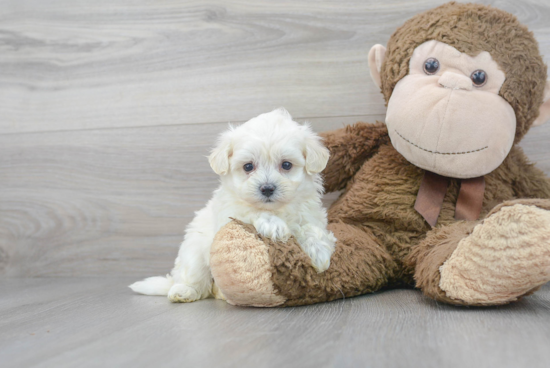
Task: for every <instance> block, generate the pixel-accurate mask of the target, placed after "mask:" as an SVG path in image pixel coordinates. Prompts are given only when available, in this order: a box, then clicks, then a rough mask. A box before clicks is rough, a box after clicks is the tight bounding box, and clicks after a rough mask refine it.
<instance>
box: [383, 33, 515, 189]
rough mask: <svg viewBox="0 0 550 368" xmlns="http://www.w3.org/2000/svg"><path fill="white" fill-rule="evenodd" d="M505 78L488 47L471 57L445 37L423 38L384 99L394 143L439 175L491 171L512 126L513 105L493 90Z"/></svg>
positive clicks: (509, 142) (503, 155)
mask: <svg viewBox="0 0 550 368" xmlns="http://www.w3.org/2000/svg"><path fill="white" fill-rule="evenodd" d="M504 80H505V75H504V72H503V71H501V70H500V68H499V67H498V65H497V63H496V62H495V61H494V60H493V59H492V58H491V55H490V54H489V53H488V52H482V53H480V54H479V55H477V56H476V57H470V56H468V55H466V54H463V53H461V52H459V51H458V50H457V49H455V48H454V47H452V46H449V45H447V44H445V43H441V42H438V41H428V42H425V43H423V44H422V45H420V46H418V47H417V48H416V49H415V51H414V53H413V56H412V58H411V61H410V65H409V74H408V75H407V76H405V77H404V78H403V79H401V80H400V81H399V82H398V83H397V85H396V86H395V88H394V90H393V93H392V95H391V98H390V100H389V102H388V112H387V116H386V124H387V126H388V131H389V135H390V138H391V141H392V144H393V146H394V147H395V148H396V149H397V151H398V152H399V153H401V154H402V155H403V156H404V157H405V158H406V159H407V160H408V161H410V162H411V163H413V164H415V165H416V166H418V167H421V168H423V169H425V170H429V171H432V172H435V173H437V174H440V175H445V176H450V177H455V178H461V179H465V178H473V177H477V176H482V175H485V174H488V173H490V172H491V171H493V170H494V169H496V168H497V167H498V166H499V165H500V164H501V163H502V161H504V159H505V158H506V156H507V155H508V153H509V152H510V149H511V147H512V144H513V142H514V137H515V132H516V116H515V113H514V110H513V109H512V107H511V106H510V104H509V103H508V102H507V101H506V100H504V99H503V98H502V97H500V96H499V95H498V93H499V90H500V87H501V86H502V84H503V83H504Z"/></svg>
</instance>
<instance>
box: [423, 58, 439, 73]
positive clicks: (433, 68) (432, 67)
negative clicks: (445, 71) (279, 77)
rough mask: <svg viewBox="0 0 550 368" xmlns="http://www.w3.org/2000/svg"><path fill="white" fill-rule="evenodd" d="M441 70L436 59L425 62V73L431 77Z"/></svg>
mask: <svg viewBox="0 0 550 368" xmlns="http://www.w3.org/2000/svg"><path fill="white" fill-rule="evenodd" d="M438 70H439V61H438V60H437V59H436V58H429V59H428V60H426V61H425V62H424V73H426V74H428V75H431V74H435V73H437V71H438Z"/></svg>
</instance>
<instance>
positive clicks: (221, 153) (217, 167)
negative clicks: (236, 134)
mask: <svg viewBox="0 0 550 368" xmlns="http://www.w3.org/2000/svg"><path fill="white" fill-rule="evenodd" d="M231 133H232V130H231V128H230V130H229V131H228V132H225V133H223V134H222V135H221V136H220V138H219V140H218V146H217V147H216V148H214V149H213V150H212V153H211V154H210V156H208V162H209V163H210V167H212V170H214V172H215V173H216V174H218V175H225V174H227V173H228V172H229V157H231V154H232V151H233V144H232V140H231V136H232V134H231Z"/></svg>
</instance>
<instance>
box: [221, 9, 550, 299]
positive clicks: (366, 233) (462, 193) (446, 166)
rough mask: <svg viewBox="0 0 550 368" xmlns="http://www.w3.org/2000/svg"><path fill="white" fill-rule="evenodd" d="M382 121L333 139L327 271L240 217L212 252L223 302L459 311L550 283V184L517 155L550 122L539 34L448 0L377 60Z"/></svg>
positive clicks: (379, 50)
mask: <svg viewBox="0 0 550 368" xmlns="http://www.w3.org/2000/svg"><path fill="white" fill-rule="evenodd" d="M369 66H370V70H371V76H372V77H373V80H374V81H375V83H376V84H377V85H378V86H380V88H381V90H382V93H383V95H384V97H385V100H386V103H387V108H388V110H387V116H386V122H385V124H382V123H377V124H365V123H357V124H355V125H353V126H347V127H345V128H343V129H340V130H336V131H332V132H327V133H323V134H322V136H323V138H324V143H325V145H326V146H327V147H328V149H329V150H330V153H331V157H330V159H329V162H328V165H327V167H326V169H325V170H324V172H323V173H324V180H325V189H326V191H327V192H332V191H338V190H342V191H343V193H342V194H341V196H340V197H339V199H338V200H337V201H336V202H335V203H334V204H333V205H332V206H331V207H330V209H329V214H328V216H329V228H330V230H332V231H333V233H334V235H335V236H336V238H337V239H338V243H337V247H336V250H335V253H334V254H333V256H332V258H331V265H330V268H329V269H328V270H327V271H325V272H323V273H317V272H316V271H315V270H314V269H313V267H312V266H311V263H310V262H309V259H308V257H307V256H306V255H305V254H304V253H303V252H302V250H301V249H300V247H299V246H298V245H297V244H296V242H295V241H294V240H293V239H291V240H290V241H288V242H287V243H274V242H271V241H270V240H269V239H262V238H261V237H259V235H258V234H257V233H256V232H255V230H254V228H253V227H252V226H250V225H247V224H242V223H238V222H236V221H233V222H231V223H229V224H228V225H227V226H226V227H224V228H222V230H220V232H219V233H218V234H217V236H216V239H215V241H214V244H213V245H212V252H211V269H212V275H213V277H214V281H215V285H214V289H215V290H214V294H215V295H218V296H219V297H225V299H226V300H227V301H228V302H229V303H232V304H235V305H251V306H292V305H304V304H312V303H317V302H322V301H329V300H334V299H338V298H342V297H350V296H356V295H360V294H365V293H368V292H373V291H377V290H379V289H381V288H386V287H395V286H399V285H414V286H416V287H417V288H419V289H421V290H422V291H423V292H424V294H425V295H427V296H429V297H431V298H434V299H436V300H439V301H443V302H446V303H450V304H458V305H478V306H485V305H499V304H506V303H509V302H512V301H515V300H517V299H518V298H520V297H522V296H525V295H528V294H530V293H532V292H534V291H535V290H536V289H537V288H538V287H540V286H541V285H543V284H544V283H546V282H548V281H549V280H550V181H549V179H548V178H547V177H545V175H544V174H543V173H542V172H541V171H540V170H539V169H537V168H535V167H534V166H533V165H532V164H531V163H530V162H529V160H528V159H527V157H526V156H525V154H524V153H523V151H522V150H521V148H520V147H518V146H517V144H518V143H519V141H520V140H521V139H522V137H523V136H524V135H525V133H527V131H528V130H529V128H530V127H531V126H533V125H539V124H542V123H543V122H545V121H546V120H548V119H549V118H550V83H549V82H547V71H546V65H545V64H544V62H543V59H542V57H541V55H540V53H539V50H538V45H537V42H536V40H535V39H534V37H533V34H532V33H531V32H529V31H528V30H527V28H526V27H524V26H523V25H521V24H520V23H519V22H518V20H517V19H516V18H515V17H514V16H512V15H510V14H508V13H506V12H504V11H501V10H498V9H496V8H492V7H488V6H484V5H476V4H456V3H448V4H446V5H443V6H440V7H438V8H435V9H432V10H429V11H427V12H425V13H422V14H419V15H417V16H415V17H413V18H412V19H410V20H408V21H407V22H406V23H405V24H404V25H403V26H402V27H400V28H399V29H398V30H397V31H396V32H395V33H394V34H393V35H392V36H391V38H390V40H389V42H388V46H387V49H386V48H384V47H383V46H381V45H376V46H374V47H373V48H372V49H371V52H370V53H369Z"/></svg>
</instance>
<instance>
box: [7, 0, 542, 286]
mask: <svg viewBox="0 0 550 368" xmlns="http://www.w3.org/2000/svg"><path fill="white" fill-rule="evenodd" d="M482 2H483V3H487V4H493V5H494V6H497V7H499V8H502V9H504V10H507V11H509V12H511V13H514V14H516V15H517V16H518V18H519V19H520V20H521V21H522V22H523V23H525V24H526V25H528V26H529V27H530V29H531V30H533V31H534V33H535V35H536V37H537V38H538V40H539V43H540V48H541V51H542V52H543V53H544V54H545V55H546V61H547V62H548V61H549V60H550V21H549V19H550V2H549V1H548V0H522V1H519V0H499V1H489V0H487V1H482ZM441 3H444V1H436V0H423V1H414V0H391V1H390V0H386V1H380V0H376V1H374V0H373V1H352V0H345V1H303V0H300V1H298V0H284V1H268V0H250V1H218V0H216V1H208V2H204V1H199V0H196V1H168V0H162V1H160V0H158V1H135V0H132V1H130V0H101V1H100V0H94V1H74V0H58V1H40V0H34V1H31V0H23V1H21V0H11V1H10V0H0V275H4V276H8V277H19V276H112V275H132V276H136V277H137V276H146V275H154V274H159V273H164V272H167V271H168V270H169V269H170V267H171V265H172V262H173V259H174V257H175V254H176V251H177V248H178V246H179V243H180V241H181V238H182V234H183V229H184V227H185V225H186V224H187V223H188V222H189V221H190V219H191V218H192V216H193V212H194V211H196V210H198V209H200V208H201V207H202V206H203V205H204V203H205V202H206V200H207V199H208V198H209V196H210V194H211V192H212V190H213V189H214V188H215V187H216V184H217V178H216V176H215V175H214V174H213V173H212V172H211V170H210V168H209V166H208V163H207V161H206V159H205V156H206V155H207V153H208V151H209V149H210V147H211V146H212V144H213V142H214V140H215V136H216V135H217V134H219V133H220V132H221V131H223V129H225V126H226V124H227V122H230V121H231V122H242V121H245V120H247V119H249V118H251V117H253V116H255V115H257V114H259V113H262V112H266V111H269V110H271V109H273V108H275V107H279V106H284V107H286V108H287V109H288V110H289V111H290V112H291V114H292V115H293V116H294V117H295V118H296V119H297V120H299V121H303V120H308V121H310V122H312V123H313V126H314V127H315V129H316V130H318V131H322V130H327V129H333V128H337V127H340V126H342V125H343V124H347V123H352V122H355V121H358V120H363V121H374V120H376V119H383V114H384V111H385V108H384V104H383V100H382V98H381V95H380V93H379V92H378V90H377V88H376V87H375V86H374V84H373V83H372V82H371V80H370V78H369V73H368V66H367V53H368V50H369V48H370V47H371V46H372V45H373V44H375V43H383V44H384V43H386V42H387V40H388V38H389V36H390V35H391V33H392V32H393V30H395V29H396V27H398V26H399V25H400V24H402V23H403V22H404V21H405V20H406V19H408V18H409V17H411V16H412V15H414V14H416V13H418V12H420V11H422V10H425V9H428V8H431V7H434V6H436V5H438V4H441ZM522 146H523V147H524V148H525V150H526V152H527V153H528V155H529V157H530V158H531V159H532V160H533V161H536V162H538V164H539V166H540V167H541V168H543V169H544V170H545V171H546V172H547V173H550V125H549V126H542V127H539V128H535V129H533V130H532V131H531V132H530V133H529V135H528V136H527V137H526V138H525V139H524V141H523V142H522Z"/></svg>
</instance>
